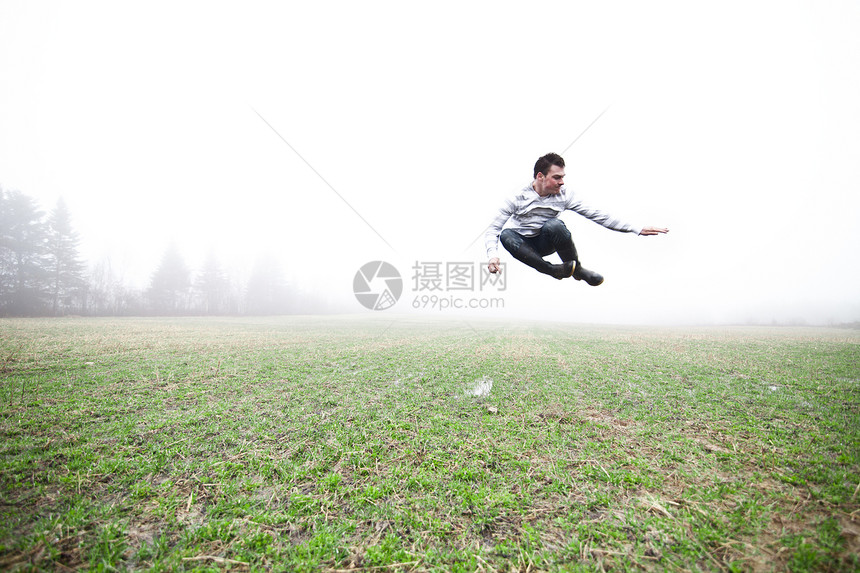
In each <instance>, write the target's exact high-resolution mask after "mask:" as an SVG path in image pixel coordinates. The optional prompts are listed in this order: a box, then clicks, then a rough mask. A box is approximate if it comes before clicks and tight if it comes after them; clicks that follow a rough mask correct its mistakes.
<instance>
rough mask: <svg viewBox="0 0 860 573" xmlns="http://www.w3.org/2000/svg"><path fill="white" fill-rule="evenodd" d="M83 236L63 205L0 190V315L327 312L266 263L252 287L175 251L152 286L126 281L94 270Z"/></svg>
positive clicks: (106, 263) (107, 269)
mask: <svg viewBox="0 0 860 573" xmlns="http://www.w3.org/2000/svg"><path fill="white" fill-rule="evenodd" d="M79 243H80V239H79V235H78V233H77V232H76V231H75V229H74V228H73V226H72V217H71V213H70V212H69V209H68V207H67V206H66V204H65V202H64V201H63V200H62V199H60V200H58V201H57V204H56V205H55V206H54V208H53V209H51V210H50V212H47V213H46V212H45V211H43V210H42V209H41V207H40V206H39V204H38V202H37V201H36V200H34V199H33V198H31V197H29V196H27V195H26V194H24V193H22V192H20V191H8V190H4V189H3V188H0V316H64V315H90V316H148V315H164V316H177V315H231V314H232V315H267V314H292V313H308V312H325V311H326V310H329V309H328V308H327V305H326V303H325V302H324V301H322V300H319V299H317V298H316V297H315V295H313V294H312V293H303V292H301V291H299V290H298V289H296V288H294V287H292V286H291V285H290V284H289V283H288V282H287V281H286V280H285V278H284V275H283V272H282V270H281V268H280V266H279V264H278V263H277V262H276V261H273V260H271V259H267V258H265V257H264V258H260V259H258V261H257V264H256V265H255V266H254V268H253V269H252V271H251V273H250V275H249V277H248V279H247V280H246V281H239V280H236V278H235V277H230V276H229V275H228V274H227V273H226V272H225V271H224V269H223V268H222V267H221V265H220V264H219V262H218V260H217V258H216V257H215V256H214V255H210V256H209V257H208V258H207V259H206V261H205V262H204V263H203V265H202V268H201V269H200V270H199V271H198V272H197V273H192V271H191V269H190V268H189V267H188V265H187V264H186V263H185V260H184V259H183V257H182V255H181V253H180V251H179V249H178V248H177V246H176V245H170V246H169V247H168V248H167V249H166V250H165V252H164V254H163V256H162V257H161V261H160V263H159V264H158V267H157V268H156V269H155V270H154V272H153V273H152V275H151V279H150V281H149V285H148V287H146V288H135V287H132V286H129V285H127V284H126V283H125V281H124V280H123V279H122V277H121V276H118V274H117V271H116V269H114V268H113V267H112V264H111V262H110V260H109V259H105V260H102V261H100V262H98V263H97V264H95V265H91V266H89V267H88V265H87V264H86V262H85V261H84V260H83V259H82V258H81V256H80V252H79Z"/></svg>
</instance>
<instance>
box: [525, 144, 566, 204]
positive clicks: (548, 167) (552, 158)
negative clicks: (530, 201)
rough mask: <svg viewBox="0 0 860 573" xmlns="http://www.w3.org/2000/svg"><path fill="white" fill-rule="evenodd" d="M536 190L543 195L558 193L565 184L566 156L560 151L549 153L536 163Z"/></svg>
mask: <svg viewBox="0 0 860 573" xmlns="http://www.w3.org/2000/svg"><path fill="white" fill-rule="evenodd" d="M534 177H535V180H534V184H533V186H534V190H535V191H536V192H537V194H538V195H540V196H541V197H546V196H547V195H557V194H558V193H559V191H561V186H562V185H564V158H563V157H562V156H561V155H559V154H558V153H547V154H546V155H544V156H543V157H541V158H539V159H538V160H537V163H535V174H534Z"/></svg>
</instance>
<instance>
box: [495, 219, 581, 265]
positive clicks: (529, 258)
mask: <svg viewBox="0 0 860 573" xmlns="http://www.w3.org/2000/svg"><path fill="white" fill-rule="evenodd" d="M499 241H501V243H502V245H503V246H504V247H505V249H507V251H508V252H509V253H510V254H511V255H513V256H514V258H515V259H517V260H518V261H521V262H523V263H525V264H527V265H528V266H530V267H532V268H533V269H536V270H538V271H540V272H542V273H544V274H548V275H551V274H553V267H554V265H552V264H550V263H549V262H547V261H545V260H544V259H543V257H545V256H547V255H551V254H553V253H558V256H559V257H561V260H562V261H563V262H565V263H566V262H569V261H577V262H579V256H578V255H577V254H576V247H575V246H574V244H573V238H572V237H571V236H570V231H568V230H567V225H565V224H564V221H562V220H561V219H558V218H556V219H550V220H549V221H547V222H546V223H544V225H543V227H541V230H540V233H538V234H537V235H535V236H534V237H524V236H522V235H520V234H519V233H517V232H516V231H512V230H511V229H505V230H503V231H502V234H501V235H500V236H499Z"/></svg>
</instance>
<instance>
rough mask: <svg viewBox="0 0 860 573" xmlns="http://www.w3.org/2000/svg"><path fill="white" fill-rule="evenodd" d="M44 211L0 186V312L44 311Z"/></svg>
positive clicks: (5, 313)
mask: <svg viewBox="0 0 860 573" xmlns="http://www.w3.org/2000/svg"><path fill="white" fill-rule="evenodd" d="M43 216H44V213H43V212H42V211H41V210H39V207H38V205H37V204H36V202H35V201H34V200H33V199H32V198H30V197H28V196H27V195H24V194H23V193H21V192H20V191H3V190H2V189H0V314H2V315H19V316H21V315H37V314H44V313H45V310H46V306H47V305H46V301H47V299H48V289H47V280H46V279H47V272H46V258H45V253H46V240H47V237H46V229H45V223H44V221H43Z"/></svg>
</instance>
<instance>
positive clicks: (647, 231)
mask: <svg viewBox="0 0 860 573" xmlns="http://www.w3.org/2000/svg"><path fill="white" fill-rule="evenodd" d="M668 232H669V229H663V228H662V227H642V232H641V233H639V235H640V236H642V237H647V236H649V235H660V234H663V233H668Z"/></svg>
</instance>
